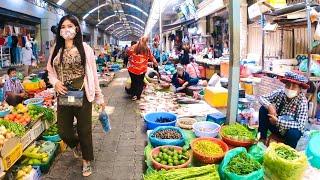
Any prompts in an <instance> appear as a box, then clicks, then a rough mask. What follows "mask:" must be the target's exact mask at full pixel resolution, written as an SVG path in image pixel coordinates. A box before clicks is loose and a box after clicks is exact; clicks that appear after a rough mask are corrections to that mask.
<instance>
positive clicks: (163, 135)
mask: <svg viewBox="0 0 320 180" xmlns="http://www.w3.org/2000/svg"><path fill="white" fill-rule="evenodd" d="M154 137H156V138H158V139H181V138H182V136H181V134H180V133H179V132H178V131H176V130H174V129H163V130H159V131H157V132H156V133H154Z"/></svg>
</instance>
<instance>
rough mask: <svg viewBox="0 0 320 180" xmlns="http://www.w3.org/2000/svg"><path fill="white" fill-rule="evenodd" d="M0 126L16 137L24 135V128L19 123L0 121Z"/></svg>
mask: <svg viewBox="0 0 320 180" xmlns="http://www.w3.org/2000/svg"><path fill="white" fill-rule="evenodd" d="M0 125H3V126H4V127H5V128H6V129H7V130H9V131H11V132H13V133H14V134H16V135H17V136H18V137H22V136H23V135H24V134H25V133H26V129H25V127H24V126H23V125H21V124H19V123H15V122H10V121H5V120H0Z"/></svg>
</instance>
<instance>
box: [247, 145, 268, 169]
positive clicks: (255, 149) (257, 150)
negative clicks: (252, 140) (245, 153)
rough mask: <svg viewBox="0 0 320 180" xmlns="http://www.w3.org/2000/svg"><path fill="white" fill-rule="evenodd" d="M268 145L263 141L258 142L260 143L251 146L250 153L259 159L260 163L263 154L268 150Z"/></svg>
mask: <svg viewBox="0 0 320 180" xmlns="http://www.w3.org/2000/svg"><path fill="white" fill-rule="evenodd" d="M266 149H267V147H266V146H265V145H264V144H263V143H262V142H258V144H255V145H253V146H251V147H250V149H249V154H250V155H251V156H252V157H253V158H254V159H255V160H257V161H258V162H259V163H260V164H262V162H263V156H264V153H265V152H266Z"/></svg>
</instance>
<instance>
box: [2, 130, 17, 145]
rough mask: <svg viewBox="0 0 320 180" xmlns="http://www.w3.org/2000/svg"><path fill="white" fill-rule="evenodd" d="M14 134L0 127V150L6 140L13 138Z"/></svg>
mask: <svg viewBox="0 0 320 180" xmlns="http://www.w3.org/2000/svg"><path fill="white" fill-rule="evenodd" d="M14 136H15V134H14V133H13V132H11V131H9V130H7V129H6V128H5V127H4V126H3V125H1V126H0V148H2V146H3V144H4V143H5V142H6V141H8V139H10V138H13V137H14Z"/></svg>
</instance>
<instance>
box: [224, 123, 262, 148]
mask: <svg viewBox="0 0 320 180" xmlns="http://www.w3.org/2000/svg"><path fill="white" fill-rule="evenodd" d="M223 128H224V126H222V127H221V130H220V133H219V135H220V137H221V138H222V140H223V141H224V142H225V143H227V144H229V145H231V146H234V147H248V146H251V145H253V144H254V143H256V141H255V140H241V141H240V140H237V139H232V138H229V137H226V136H224V135H223V134H222V130H223Z"/></svg>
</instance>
